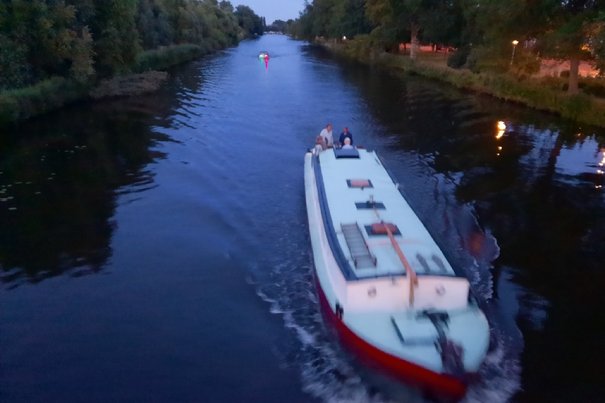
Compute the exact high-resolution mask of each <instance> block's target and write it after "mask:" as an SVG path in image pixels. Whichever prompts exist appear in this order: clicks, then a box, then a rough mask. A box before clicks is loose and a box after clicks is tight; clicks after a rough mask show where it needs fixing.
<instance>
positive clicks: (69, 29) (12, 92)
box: [0, 0, 266, 126]
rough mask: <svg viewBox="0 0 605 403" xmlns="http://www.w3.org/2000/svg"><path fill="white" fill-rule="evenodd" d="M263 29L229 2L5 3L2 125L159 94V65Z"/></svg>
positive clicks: (0, 19) (0, 45)
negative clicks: (72, 107)
mask: <svg viewBox="0 0 605 403" xmlns="http://www.w3.org/2000/svg"><path fill="white" fill-rule="evenodd" d="M265 29H266V23H265V19H264V18H263V17H259V16H258V15H256V14H255V13H254V11H253V10H252V9H251V8H250V7H248V6H244V5H238V6H236V7H234V6H233V5H232V4H231V3H230V2H229V1H221V2H220V3H219V2H218V1H215V0H212V1H210V0H208V1H197V0H105V1H94V2H91V1H89V0H70V1H68V2H64V1H57V2H55V1H53V2H50V1H44V0H28V1H22V0H8V1H5V2H0V126H4V125H7V124H15V123H18V122H20V121H23V120H26V119H29V118H32V117H34V116H39V115H41V114H44V113H47V112H50V111H53V110H57V109H59V108H62V107H64V106H66V105H68V104H71V103H75V102H80V101H84V102H85V101H90V100H98V99H105V98H113V97H123V96H132V95H140V94H143V93H147V92H150V91H155V90H157V89H158V88H159V87H160V85H161V84H162V83H163V82H164V81H165V80H166V78H167V76H168V74H167V73H166V72H161V71H158V70H166V69H168V68H169V67H172V66H175V65H178V64H181V63H183V62H186V61H190V60H194V59H197V58H199V57H201V56H204V55H207V54H210V53H214V52H217V51H219V50H222V49H226V48H228V47H230V46H235V45H237V44H238V43H239V42H240V41H242V40H244V39H246V38H253V37H256V36H258V35H262V33H263V32H264V31H265Z"/></svg>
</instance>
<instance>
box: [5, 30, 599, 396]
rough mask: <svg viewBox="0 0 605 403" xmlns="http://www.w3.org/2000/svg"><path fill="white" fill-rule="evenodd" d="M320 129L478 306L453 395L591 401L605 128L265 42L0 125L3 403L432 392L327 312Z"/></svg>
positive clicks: (277, 40)
mask: <svg viewBox="0 0 605 403" xmlns="http://www.w3.org/2000/svg"><path fill="white" fill-rule="evenodd" d="M260 50H268V51H269V52H270V54H271V59H270V62H269V64H268V66H265V65H264V64H262V63H259V60H258V58H257V55H258V52H259V51H260ZM498 121H504V122H505V124H506V126H507V128H506V130H504V131H503V132H500V133H499V132H498V131H497V129H496V124H497V122H498ZM327 122H332V123H333V124H334V128H335V129H334V131H335V135H338V133H340V131H341V129H342V128H343V127H344V126H348V127H349V128H350V129H351V132H352V133H353V135H354V138H355V142H356V144H361V145H364V146H366V147H367V148H370V149H375V150H377V151H378V153H379V154H380V155H381V156H382V157H383V160H384V161H385V165H386V166H387V167H388V168H389V170H390V171H391V173H392V175H393V176H394V177H395V178H396V179H397V180H398V181H399V183H400V184H401V185H402V187H403V189H404V193H405V194H406V196H407V197H408V199H409V201H410V204H411V205H412V206H413V207H414V208H415V209H416V211H417V213H418V215H419V216H420V218H421V219H422V220H423V221H424V222H425V223H426V226H427V227H428V229H429V230H430V231H431V233H432V234H433V236H434V238H435V239H436V240H437V242H438V243H439V244H440V245H441V246H442V248H443V249H444V252H445V253H446V255H447V256H448V258H449V259H450V260H451V262H452V263H453V265H455V266H456V267H458V270H459V272H460V274H464V275H466V276H467V277H468V278H469V279H470V281H471V284H472V288H473V290H474V292H475V294H476V295H477V297H478V299H479V301H480V303H481V304H482V306H483V307H484V309H485V311H486V313H487V316H488V318H489V321H490V324H491V331H492V337H491V339H492V340H491V344H492V345H491V349H490V352H489V355H488V357H487V359H486V361H485V363H484V365H483V367H482V369H481V373H480V375H481V376H480V379H479V380H478V381H477V382H476V383H475V384H474V385H473V386H472V387H471V388H470V390H469V392H468V395H467V396H466V398H465V401H468V402H486V401H489V402H506V401H571V400H576V401H598V400H601V399H603V396H605V382H604V375H603V374H604V373H605V372H604V371H603V370H602V363H603V360H604V358H605V350H604V349H603V345H602V343H603V340H605V315H603V314H602V313H601V311H600V307H602V306H605V297H604V295H605V293H604V292H603V287H604V286H605V268H604V267H605V265H604V264H603V262H604V261H605V248H604V247H603V245H604V241H605V194H604V192H605V190H604V189H603V188H602V186H603V185H604V184H605V182H604V180H603V176H604V175H603V170H605V167H603V164H605V132H604V131H603V130H600V129H596V128H590V127H583V126H579V125H577V124H574V123H573V122H570V121H566V120H562V119H559V118H557V117H555V116H552V115H549V114H544V113H540V112H536V111H533V110H529V109H526V108H524V107H522V106H516V105H510V104H506V103H502V102H499V101H497V100H494V99H492V98H489V97H483V96H477V95H475V94H470V93H465V92H462V91H459V90H455V89H453V88H451V87H448V86H445V85H442V84H439V83H436V82H432V81H428V80H425V79H422V78H419V77H408V78H406V79H405V80H399V79H395V78H393V77H391V76H389V75H388V74H386V73H385V72H383V71H380V70H373V69H371V68H368V67H364V66H360V65H355V64H352V63H350V62H346V61H343V60H338V59H336V58H334V57H333V56H331V55H329V54H327V53H326V52H325V51H322V50H321V49H318V48H315V47H312V46H310V45H308V44H306V43H304V42H300V41H295V40H292V39H289V38H287V37H285V36H277V35H266V36H263V37H262V38H260V39H258V40H254V41H246V42H243V43H241V44H240V45H239V46H238V47H236V48H233V49H229V50H227V51H224V52H221V53H219V54H216V55H213V56H210V57H206V58H204V59H201V60H198V61H195V62H192V63H189V64H186V65H183V66H180V67H178V68H175V69H173V70H172V71H170V79H169V81H168V82H167V83H166V84H165V85H164V86H163V87H162V89H161V90H160V91H158V92H157V93H154V94H150V95H146V96H140V97H134V98H131V99H121V100H113V101H104V102H100V103H95V104H83V105H76V106H72V107H69V108H66V109H64V110H62V111H59V112H56V113H52V114H49V115H47V116H44V117H41V118H38V119H35V120H33V121H30V122H27V123H23V124H21V125H19V126H18V127H16V128H10V129H4V130H3V132H2V134H1V136H0V401H2V402H54V401H69V402H108V401H115V402H118V401H158V402H164V401H179V402H225V401H247V402H286V401H287V402H312V401H330V402H351V401H353V402H399V401H405V402H422V401H425V398H424V397H423V394H422V393H421V392H420V391H417V390H415V389H413V388H410V387H408V386H406V385H402V384H400V383H398V382H395V381H393V380H390V379H389V378H388V377H385V376H384V375H383V374H380V373H377V372H375V371H374V370H373V369H371V368H367V367H365V366H364V365H363V364H361V363H359V362H357V361H356V359H355V357H352V356H350V355H349V353H348V352H347V351H345V350H343V349H342V348H341V347H340V346H339V345H338V343H337V342H336V340H335V338H334V335H333V334H332V332H331V330H330V329H329V328H326V327H325V326H324V323H323V321H322V317H321V314H320V311H319V305H318V299H317V294H316V290H315V288H314V285H313V282H312V278H313V277H312V256H311V245H310V242H309V235H308V230H307V222H306V211H305V203H304V189H303V156H304V152H305V150H306V149H307V148H308V147H310V146H311V145H312V144H313V141H314V138H315V136H316V135H317V134H318V133H319V131H320V130H321V128H322V127H323V126H324V125H325V124H326V123H327Z"/></svg>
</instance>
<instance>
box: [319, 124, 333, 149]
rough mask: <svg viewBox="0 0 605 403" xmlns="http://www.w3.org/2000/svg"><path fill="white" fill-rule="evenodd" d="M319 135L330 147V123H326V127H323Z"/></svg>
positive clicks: (331, 143)
mask: <svg viewBox="0 0 605 403" xmlns="http://www.w3.org/2000/svg"><path fill="white" fill-rule="evenodd" d="M319 135H320V136H321V137H323V139H324V142H325V144H326V146H327V147H332V146H333V145H334V136H333V134H332V123H328V124H327V125H326V127H324V128H323V130H322V131H321V133H319Z"/></svg>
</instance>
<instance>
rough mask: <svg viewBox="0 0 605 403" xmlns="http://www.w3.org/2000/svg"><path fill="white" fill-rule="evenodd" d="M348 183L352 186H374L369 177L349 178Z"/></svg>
mask: <svg viewBox="0 0 605 403" xmlns="http://www.w3.org/2000/svg"><path fill="white" fill-rule="evenodd" d="M347 185H349V187H350V188H361V189H363V188H373V187H374V185H372V181H371V180H369V179H347Z"/></svg>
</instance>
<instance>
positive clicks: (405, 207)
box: [316, 148, 455, 279]
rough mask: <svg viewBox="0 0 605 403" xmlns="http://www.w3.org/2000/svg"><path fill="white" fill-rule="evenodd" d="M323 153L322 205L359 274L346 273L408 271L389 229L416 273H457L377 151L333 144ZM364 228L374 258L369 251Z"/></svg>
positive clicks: (395, 273)
mask: <svg viewBox="0 0 605 403" xmlns="http://www.w3.org/2000/svg"><path fill="white" fill-rule="evenodd" d="M317 158H318V160H317V162H318V163H319V173H320V176H321V178H319V183H320V186H321V185H323V189H324V192H323V193H324V200H323V204H322V208H323V209H325V212H326V216H329V218H330V220H331V223H332V226H333V229H334V232H335V234H336V239H337V240H338V244H339V246H340V248H341V250H342V252H343V254H344V257H345V258H346V259H347V260H348V262H349V265H350V268H351V269H352V271H353V276H351V273H345V277H347V278H348V279H363V278H371V277H382V276H398V275H403V274H405V267H404V265H403V264H402V261H401V259H400V257H399V256H398V254H397V251H396V249H395V247H394V246H393V245H392V243H391V240H390V238H389V236H388V232H389V231H390V232H391V233H392V234H393V236H394V239H395V240H396V243H397V244H398V245H399V248H400V249H401V251H402V252H403V254H404V256H405V258H406V259H407V261H408V262H409V264H410V266H411V267H412V268H413V270H414V271H415V272H416V274H418V275H438V276H455V272H454V270H453V269H452V267H451V265H450V264H449V262H448V261H447V259H446V258H445V256H444V255H443V253H442V251H441V250H440V248H439V247H438V246H437V244H436V242H435V241H434V239H433V238H432V236H431V235H430V234H429V232H428V230H427V229H426V228H425V226H424V224H423V223H422V222H421V221H420V219H419V218H418V217H417V216H416V214H415V212H414V211H413V210H412V208H411V207H410V205H409V204H408V203H407V201H406V200H405V199H404V197H403V195H402V194H401V192H400V191H399V187H398V185H397V184H396V183H395V182H394V181H393V179H392V178H391V177H390V175H389V174H388V172H387V171H386V169H385V168H384V167H383V165H382V162H381V161H380V159H379V158H378V156H377V155H376V154H375V153H374V152H372V151H367V150H365V149H358V148H352V149H351V148H349V149H328V150H325V151H323V152H321V153H319V155H318V157H317ZM316 172H318V171H317V170H316ZM385 223H386V224H388V230H387V228H386V226H385V225H384V224H385ZM353 224H355V225H356V226H357V229H355V226H354V225H353ZM360 234H361V236H362V238H363V242H365V245H366V250H367V253H368V254H369V256H370V258H369V259H368V258H366V257H364V256H363V255H364V251H363V249H364V248H363V245H362V244H361V243H360V241H361V240H360V239H359V235H360ZM351 277H353V278H351Z"/></svg>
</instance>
